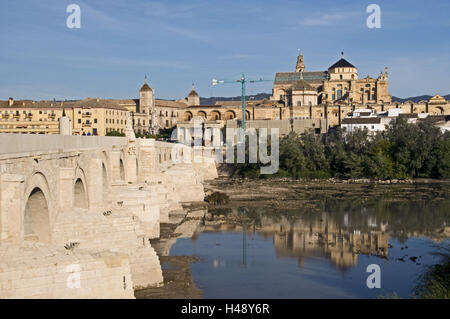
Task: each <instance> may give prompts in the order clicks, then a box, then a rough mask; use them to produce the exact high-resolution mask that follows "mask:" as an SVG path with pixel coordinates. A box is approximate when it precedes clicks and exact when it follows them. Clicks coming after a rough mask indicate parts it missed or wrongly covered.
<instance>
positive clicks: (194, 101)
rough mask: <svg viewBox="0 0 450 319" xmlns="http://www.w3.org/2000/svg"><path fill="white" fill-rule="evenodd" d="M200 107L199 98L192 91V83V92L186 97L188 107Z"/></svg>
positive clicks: (193, 90) (195, 92)
mask: <svg viewBox="0 0 450 319" xmlns="http://www.w3.org/2000/svg"><path fill="white" fill-rule="evenodd" d="M193 105H200V96H199V95H198V93H197V91H195V89H194V83H192V91H191V92H189V95H188V106H193Z"/></svg>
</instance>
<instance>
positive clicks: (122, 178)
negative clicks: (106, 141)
mask: <svg viewBox="0 0 450 319" xmlns="http://www.w3.org/2000/svg"><path fill="white" fill-rule="evenodd" d="M120 180H122V181H124V180H125V166H123V161H122V159H120Z"/></svg>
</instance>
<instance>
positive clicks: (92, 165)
mask: <svg viewBox="0 0 450 319" xmlns="http://www.w3.org/2000/svg"><path fill="white" fill-rule="evenodd" d="M102 164H103V162H102V160H101V158H92V159H90V160H89V166H88V170H89V173H88V175H87V184H88V187H87V189H88V198H89V207H92V208H97V207H101V206H102V205H103V172H102Z"/></svg>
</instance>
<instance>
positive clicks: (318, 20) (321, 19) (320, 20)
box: [299, 12, 364, 27]
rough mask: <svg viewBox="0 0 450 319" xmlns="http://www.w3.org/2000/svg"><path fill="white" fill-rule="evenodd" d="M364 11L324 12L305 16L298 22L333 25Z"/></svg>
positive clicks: (308, 24) (310, 24) (307, 24)
mask: <svg viewBox="0 0 450 319" xmlns="http://www.w3.org/2000/svg"><path fill="white" fill-rule="evenodd" d="M363 14H364V12H341V13H333V14H324V15H321V16H316V17H307V18H305V19H302V20H300V21H299V24H301V25H304V26H311V27H314V26H325V25H333V24H336V23H338V22H341V21H346V20H348V19H350V18H353V17H355V16H358V15H363Z"/></svg>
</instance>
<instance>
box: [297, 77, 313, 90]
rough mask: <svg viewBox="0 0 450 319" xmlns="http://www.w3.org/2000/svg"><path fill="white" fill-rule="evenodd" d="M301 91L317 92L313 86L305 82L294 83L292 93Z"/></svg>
mask: <svg viewBox="0 0 450 319" xmlns="http://www.w3.org/2000/svg"><path fill="white" fill-rule="evenodd" d="M300 90H302V91H303V90H307V91H316V89H314V88H313V87H312V86H311V85H309V84H308V82H306V81H305V80H300V81H297V82H295V83H294V85H293V86H292V91H300Z"/></svg>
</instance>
